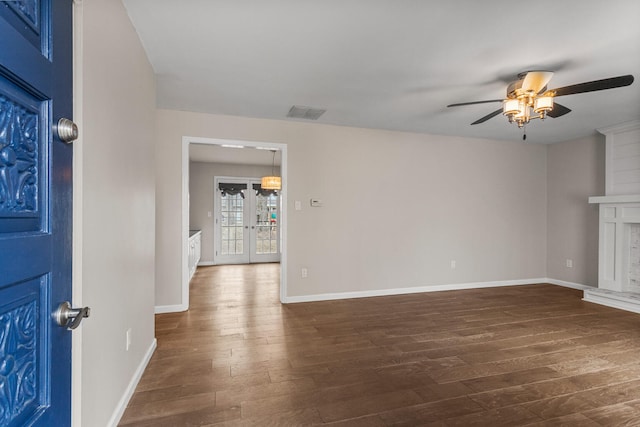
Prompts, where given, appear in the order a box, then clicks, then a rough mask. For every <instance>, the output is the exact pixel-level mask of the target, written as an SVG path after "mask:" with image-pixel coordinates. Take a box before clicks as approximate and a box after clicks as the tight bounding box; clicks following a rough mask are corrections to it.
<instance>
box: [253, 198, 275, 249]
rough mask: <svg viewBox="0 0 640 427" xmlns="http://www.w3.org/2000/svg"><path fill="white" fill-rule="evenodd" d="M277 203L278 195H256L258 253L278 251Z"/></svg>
mask: <svg viewBox="0 0 640 427" xmlns="http://www.w3.org/2000/svg"><path fill="white" fill-rule="evenodd" d="M277 203H278V196H276V195H274V194H271V195H269V196H263V195H261V194H258V195H257V196H256V233H255V235H256V253H257V254H274V253H277V252H278V243H277V240H276V239H277V234H278V233H277V230H278V218H277Z"/></svg>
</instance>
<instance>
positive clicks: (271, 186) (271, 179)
mask: <svg viewBox="0 0 640 427" xmlns="http://www.w3.org/2000/svg"><path fill="white" fill-rule="evenodd" d="M260 186H261V187H262V188H264V189H265V190H280V189H281V188H282V178H280V177H279V176H263V177H262V182H261V183H260Z"/></svg>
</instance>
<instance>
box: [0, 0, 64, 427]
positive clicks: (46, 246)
mask: <svg viewBox="0 0 640 427" xmlns="http://www.w3.org/2000/svg"><path fill="white" fill-rule="evenodd" d="M71 6H72V4H71V0H17V1H10V2H3V1H0V426H32V425H34V426H47V427H48V426H68V425H70V422H71V421H70V420H71V335H70V332H69V331H68V330H66V329H65V328H62V327H59V326H57V325H56V324H55V322H54V320H53V318H52V316H51V314H52V313H53V312H54V311H55V309H56V308H57V307H58V305H59V304H60V303H61V302H63V301H70V300H71V241H72V228H71V217H72V182H71V177H72V147H71V146H69V145H66V144H64V143H62V142H61V141H59V140H58V139H57V138H56V137H55V135H54V133H53V131H52V124H53V123H56V122H57V120H58V119H59V118H61V117H66V118H72V96H73V94H72V69H71V64H72V39H71V34H72V9H71Z"/></svg>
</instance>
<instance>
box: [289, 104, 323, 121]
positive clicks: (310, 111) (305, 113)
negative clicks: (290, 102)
mask: <svg viewBox="0 0 640 427" xmlns="http://www.w3.org/2000/svg"><path fill="white" fill-rule="evenodd" d="M326 111H327V110H323V109H322V108H311V107H304V106H302V105H294V106H293V107H291V109H290V110H289V112H288V113H287V117H293V118H294V119H305V120H318V118H319V117H320V116H321V115H323V114H324V113H325V112H326Z"/></svg>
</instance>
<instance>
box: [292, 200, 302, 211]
mask: <svg viewBox="0 0 640 427" xmlns="http://www.w3.org/2000/svg"><path fill="white" fill-rule="evenodd" d="M293 206H295V209H296V210H297V211H301V210H302V203H301V202H300V200H296V201H295V202H294V203H293Z"/></svg>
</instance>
